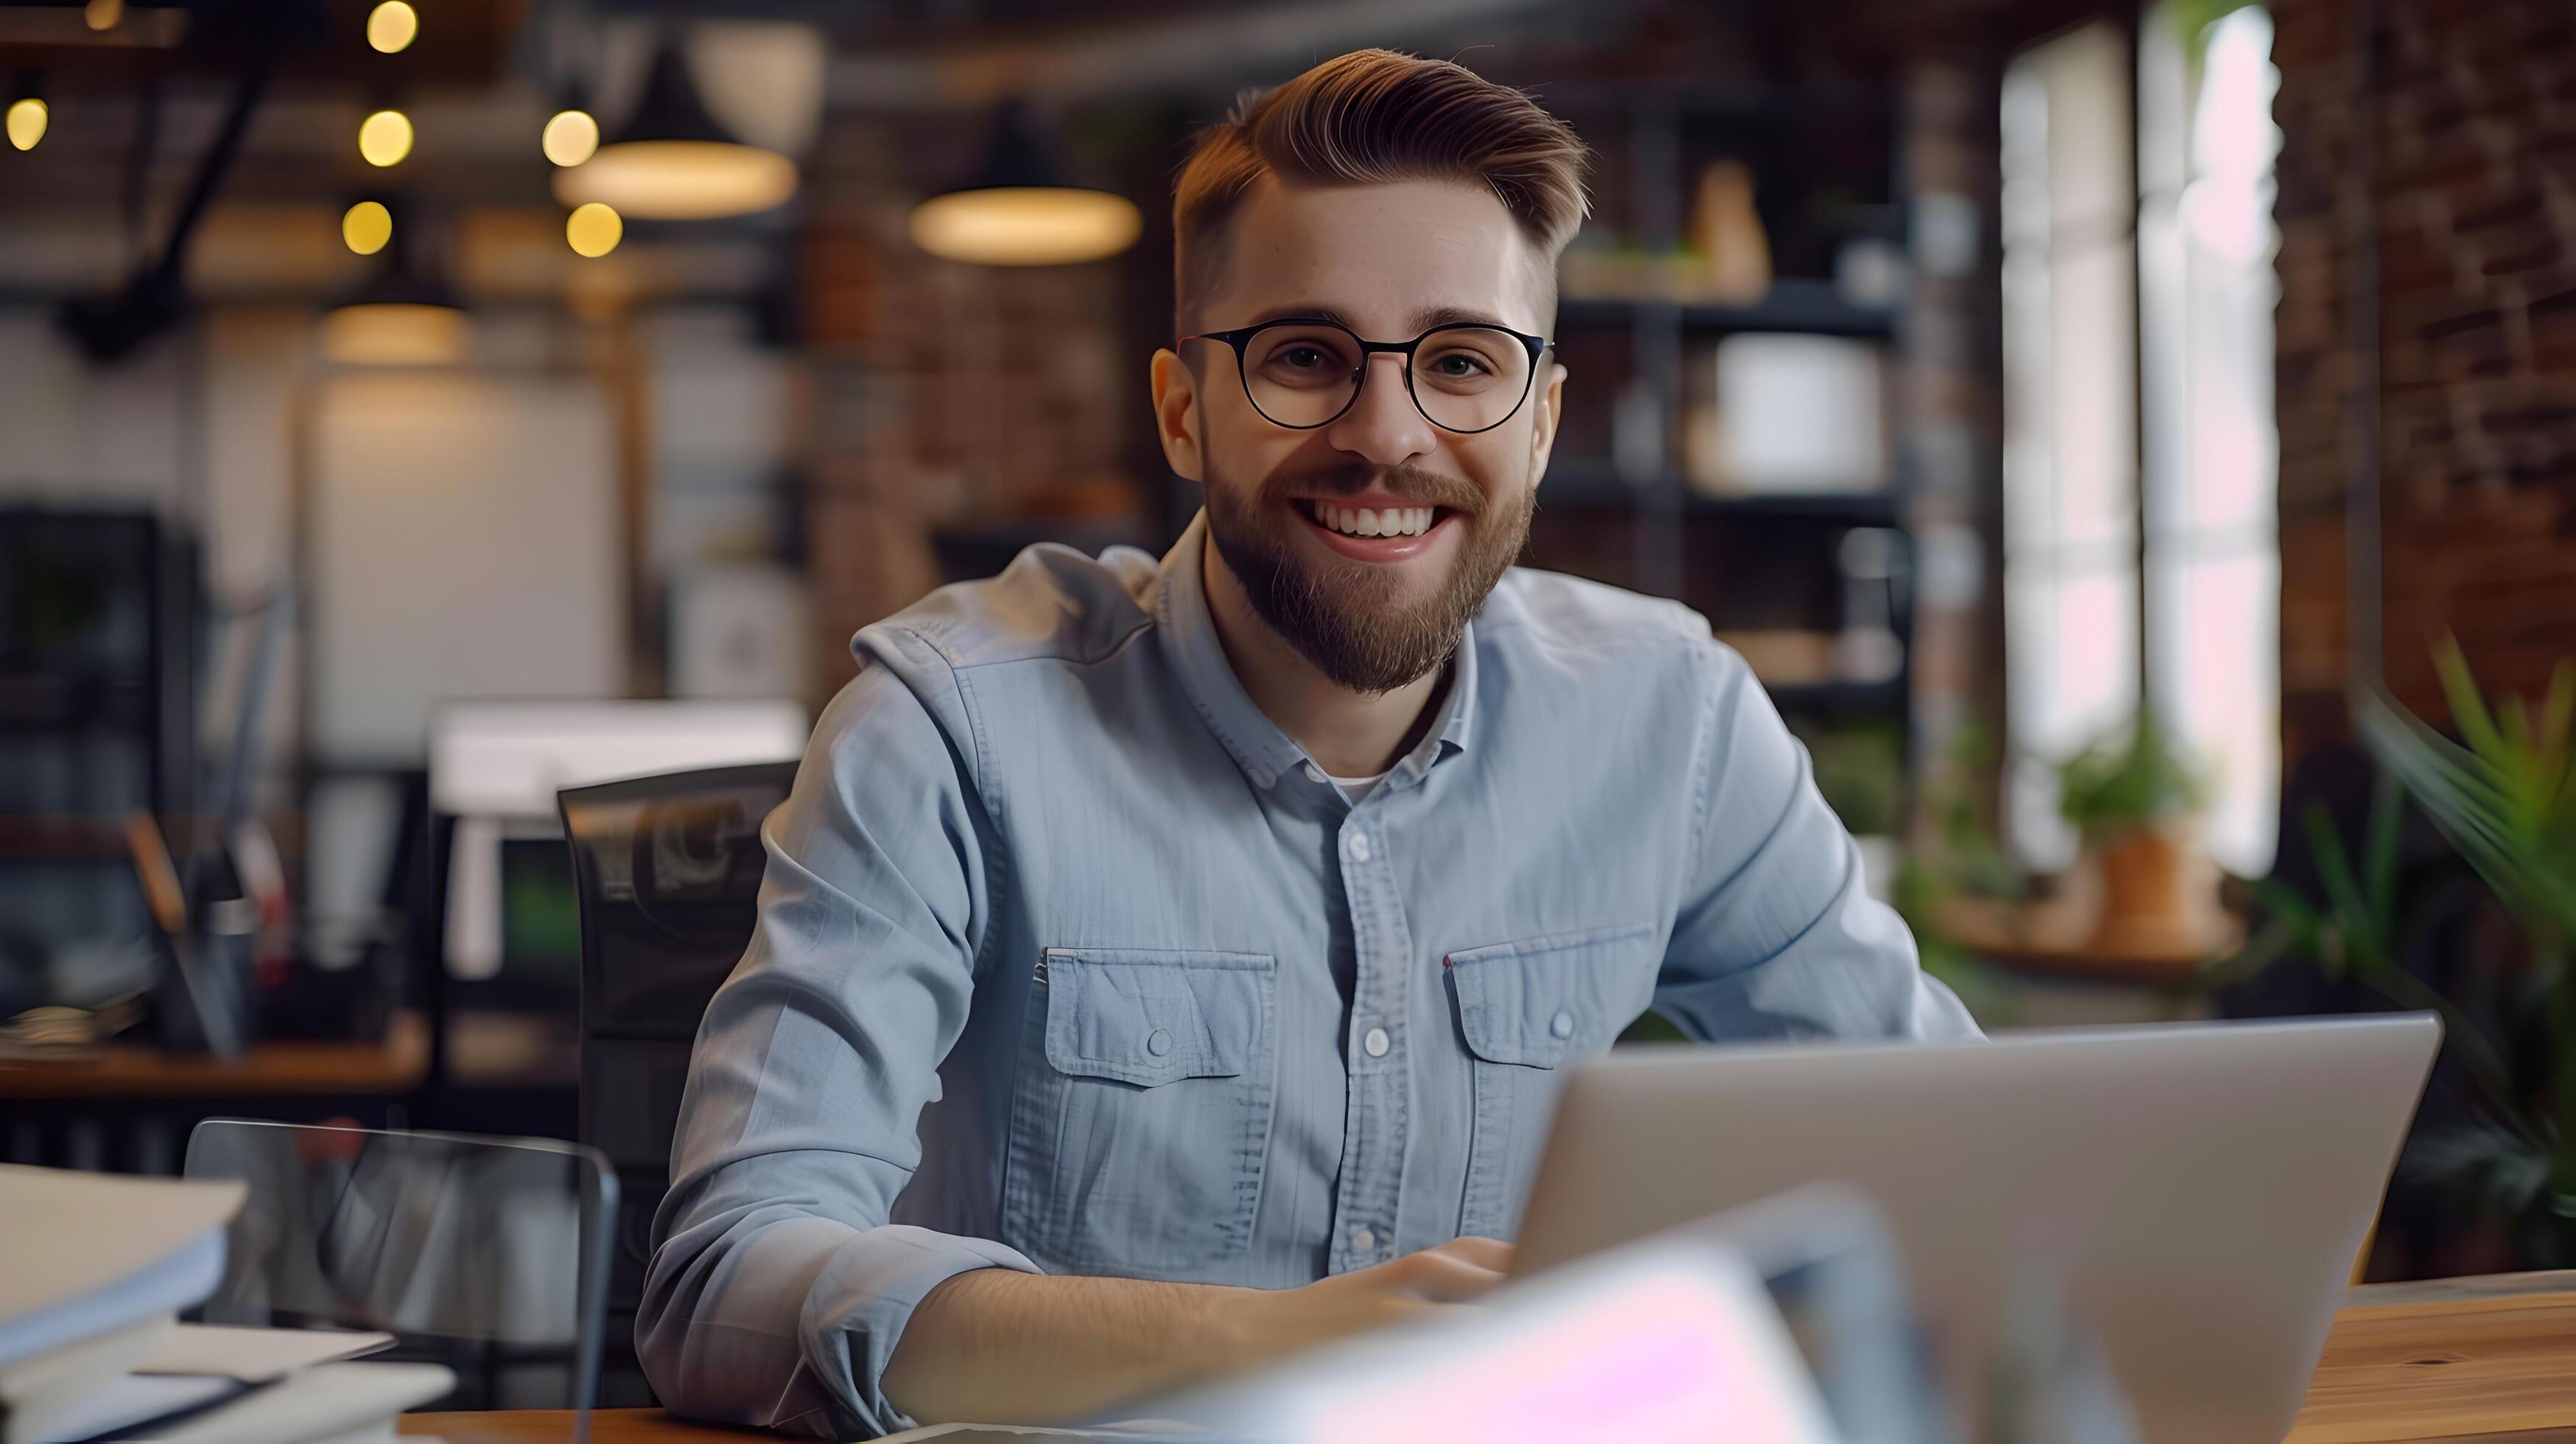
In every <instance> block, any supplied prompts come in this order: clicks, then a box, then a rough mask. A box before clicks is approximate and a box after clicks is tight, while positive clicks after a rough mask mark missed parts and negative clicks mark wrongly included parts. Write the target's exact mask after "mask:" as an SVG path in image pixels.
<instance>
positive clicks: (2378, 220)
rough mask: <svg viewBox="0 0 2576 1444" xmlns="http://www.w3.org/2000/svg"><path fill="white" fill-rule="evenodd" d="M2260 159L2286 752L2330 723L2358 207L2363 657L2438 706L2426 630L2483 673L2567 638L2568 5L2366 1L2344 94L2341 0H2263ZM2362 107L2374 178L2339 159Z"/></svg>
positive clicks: (2551, 655)
mask: <svg viewBox="0 0 2576 1444" xmlns="http://www.w3.org/2000/svg"><path fill="white" fill-rule="evenodd" d="M2270 3H2271V9H2272V13H2273V17H2274V20H2275V22H2276V24H2277V26H2278V38H2277V41H2276V44H2275V58H2276V60H2277V62H2278V64H2279V66H2280V69H2281V92H2280V98H2279V101H2278V103H2277V105H2276V107H2275V115H2276V116H2277V118H2278V120H2279V122H2280V125H2281V128H2282V131H2283V141H2284V144H2283V150H2282V155H2281V162H2280V180H2281V195H2280V204H2279V217H2280V225H2281V257H2280V276H2281V305H2280V313H2279V338H2280V339H2279V344H2280V364H2279V384H2280V421H2281V546H2282V615H2281V651H2282V658H2281V661H2282V687H2283V691H2284V694H2285V695H2284V699H2283V700H2284V704H2285V706H2284V716H2285V719H2286V723H2287V726H2288V730H2289V733H2290V735H2289V738H2288V743H2289V747H2288V750H2289V751H2290V752H2291V753H2292V754H2293V755H2295V754H2296V753H2297V752H2299V751H2301V750H2303V748H2304V746H2305V745H2306V744H2308V743H2310V742H2313V741H2315V740H2319V739H2321V738H2322V737H2324V736H2327V735H2332V734H2335V733H2337V732H2339V730H2340V729H2341V726H2342V718H2343V702H2342V696H2341V693H2342V688H2343V685H2344V680H2345V677H2346V675H2347V672H2348V667H2347V664H2346V663H2347V651H2346V648H2347V645H2348V637H2349V632H2350V629H2349V623H2350V616H2349V613H2348V609H2347V606H2346V601H2345V578H2346V569H2345V556H2346V552H2345V547H2344V540H2345V538H2344V506H2345V501H2346V495H2347V488H2348V484H2349V478H2350V477H2351V476H2352V475H2353V467H2354V463H2355V446H2354V440H2355V436H2356V433H2355V431H2354V429H2353V428H2354V421H2353V417H2354V415H2355V412H2354V410H2353V402H2354V399H2355V393H2354V379H2355V372H2356V367H2355V365H2354V363H2353V358H2352V355H2351V351H2350V341H2351V336H2352V326H2351V320H2352V303H2353V295H2354V292H2353V285H2354V269H2353V259H2354V249H2355V248H2354V246H2353V244H2352V239H2353V237H2354V236H2356V235H2357V234H2358V231H2357V227H2356V224H2355V222H2356V220H2357V218H2358V215H2359V214H2360V211H2359V208H2360V207H2362V206H2364V205H2365V204H2366V205H2367V206H2368V207H2369V212H2368V214H2369V217H2370V223H2371V224H2372V225H2374V226H2375V227H2376V229H2377V236H2378V244H2379V265H2380V275H2379V284H2378V289H2377V294H2378V301H2379V307H2380V316H2381V320H2380V347H2379V365H2380V370H2381V375H2380V378H2379V386H2378V402H2379V442H2380V448H2381V456H2380V475H2381V477H2382V484H2381V486H2382V497H2381V510H2380V531H2381V536H2382V544H2383V547H2384V562H2383V581H2382V595H2383V597H2384V599H2385V600H2384V607H2385V611H2384V617H2385V633H2384V636H2385V646H2384V658H2385V665H2386V668H2387V673H2388V678H2389V681H2390V683H2391V685H2392V686H2393V687H2394V688H2395V689H2396V691H2397V693H2398V695H2399V696H2400V697H2401V698H2402V699H2404V700H2405V701H2407V702H2408V703H2409V704H2410V705H2412V706H2414V707H2415V708H2416V709H2417V710H2418V711H2419V712H2421V713H2422V714H2423V715H2424V716H2426V717H2427V718H2429V719H2433V720H2436V721H2439V720H2441V719H2443V718H2446V717H2447V716H2448V711H2447V709H2446V708H2444V707H2443V706H2442V703H2441V700H2440V696H2439V693H2438V689H2437V688H2436V687H2435V684H2434V680H2433V676H2432V670H2431V667H2430V665H2429V662H2428V655H2427V647H2426V642H2427V639H2428V638H2429V637H2432V636H2436V635H2438V634H2440V633H2441V632H2442V631H2445V630H2448V631H2451V632H2454V633H2456V634H2457V635H2458V636H2459V638H2460V641H2461V643H2462V645H2463V646H2464V647H2465V648H2466V649H2467V651H2468V654H2469V658H2470V660H2471V662H2472V663H2473V664H2474V665H2475V666H2476V667H2477V669H2478V672H2479V675H2480V677H2481V678H2482V679H2483V680H2484V681H2485V682H2486V683H2487V684H2488V686H2489V689H2490V690H2495V689H2499V688H2502V689H2507V690H2518V691H2523V692H2526V693H2537V692H2538V691H2539V690H2540V688H2541V687H2542V686H2543V685H2545V683H2546V681H2547V677H2548V673H2549V669H2550V667H2551V666H2552V665H2553V664H2554V663H2555V662H2556V661H2557V660H2558V659H2560V658H2563V657H2576V7H2571V6H2570V5H2569V4H2568V3H2567V0H2475V3H2470V4H2458V3H2451V0H2380V3H2381V10H2380V24H2379V31H2380V51H2379V55H2380V62H2379V67H2378V75H2377V78H2376V82H2375V84H2373V85H2372V87H2371V93H2370V94H2369V96H2368V97H2367V103H2366V104H2365V103H2364V98H2363V97H2362V96H2360V94H2359V93H2358V91H2359V86H2358V82H2357V79H2356V77H2357V76H2358V74H2359V71H2360V66H2359V65H2358V63H2357V62H2358V59H2359V54H2358V50H2357V44H2356V42H2357V36H2358V29H2357V27H2356V25H2355V23H2354V6H2355V4H2356V3H2358V0H2270ZM2365 119H2367V120H2368V121H2369V122H2370V123H2373V124H2374V125H2375V130H2374V132H2373V139H2374V141H2375V147H2376V162H2375V164H2376V177H2375V183H2374V184H2373V186H2372V188H2371V194H2370V195H2369V196H2368V197H2367V198H2365V197H2364V196H2363V195H2362V194H2361V186H2360V185H2359V184H2357V183H2356V181H2355V179H2354V177H2355V176H2356V174H2357V170H2356V166H2357V163H2358V161H2359V159H2360V157H2359V155H2358V153H2357V146H2356V142H2357V141H2358V140H2359V139H2360V136H2359V134H2358V132H2357V126H2358V125H2359V124H2361V123H2363V122H2364V120H2365Z"/></svg>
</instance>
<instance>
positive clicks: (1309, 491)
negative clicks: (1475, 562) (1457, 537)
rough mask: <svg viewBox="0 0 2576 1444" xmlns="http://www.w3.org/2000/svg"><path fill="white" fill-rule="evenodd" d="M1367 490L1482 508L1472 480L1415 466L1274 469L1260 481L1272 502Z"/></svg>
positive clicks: (1473, 510)
mask: <svg viewBox="0 0 2576 1444" xmlns="http://www.w3.org/2000/svg"><path fill="white" fill-rule="evenodd" d="M1370 492H1376V493H1378V494H1380V495H1383V496H1391V497H1394V498H1395V499H1396V500H1398V501H1400V502H1403V503H1406V504H1408V505H1412V506H1437V507H1446V508H1448V509H1449V510H1451V511H1457V512H1464V513H1466V514H1467V515H1469V516H1475V515H1477V514H1479V513H1481V512H1483V511H1484V509H1485V493H1484V491H1483V490H1482V489H1481V488H1479V487H1478V486H1477V485H1476V484H1475V483H1474V482H1471V481H1466V480H1463V479H1461V478H1458V477H1455V476H1445V475H1442V474H1441V473H1439V472H1436V471H1425V470H1423V469H1421V468H1420V467H1415V466H1371V465H1368V464H1366V463H1353V464H1348V465H1339V466H1329V467H1322V468H1318V469H1314V470H1307V471H1297V472H1288V471H1274V472H1272V473H1271V474H1270V475H1269V476H1268V477H1267V478H1265V479H1264V480H1263V481H1262V484H1261V493H1262V499H1263V500H1265V501H1274V502H1275V501H1286V500H1288V499H1289V498H1291V497H1299V496H1322V497H1345V496H1365V495H1367V494H1368V493H1370Z"/></svg>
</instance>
